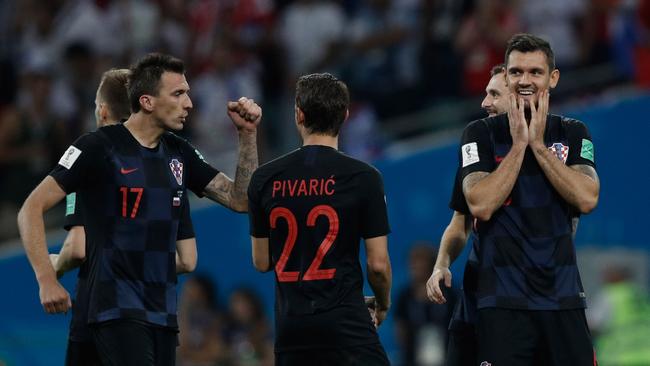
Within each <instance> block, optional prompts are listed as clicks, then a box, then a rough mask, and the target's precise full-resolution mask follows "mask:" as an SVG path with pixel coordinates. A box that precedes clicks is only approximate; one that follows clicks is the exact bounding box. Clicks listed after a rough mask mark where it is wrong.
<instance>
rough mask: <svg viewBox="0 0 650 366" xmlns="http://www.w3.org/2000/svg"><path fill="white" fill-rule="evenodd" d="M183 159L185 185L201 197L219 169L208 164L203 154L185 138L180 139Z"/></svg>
mask: <svg viewBox="0 0 650 366" xmlns="http://www.w3.org/2000/svg"><path fill="white" fill-rule="evenodd" d="M181 141H182V142H181V144H182V147H181V149H182V152H183V160H184V161H185V164H187V170H186V171H187V181H186V183H185V184H186V185H187V188H189V189H190V190H191V191H192V192H194V194H196V195H197V196H199V197H203V191H204V190H205V187H206V186H207V185H208V183H210V181H211V180H212V179H213V178H214V177H215V176H216V175H217V174H219V170H217V169H215V168H213V167H212V165H210V164H208V163H207V162H206V161H205V159H204V158H203V155H201V153H200V152H199V150H197V149H196V148H195V147H194V146H192V145H191V144H190V143H189V142H187V141H186V140H183V139H181Z"/></svg>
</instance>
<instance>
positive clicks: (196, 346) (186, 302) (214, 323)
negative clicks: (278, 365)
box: [177, 274, 273, 366]
mask: <svg viewBox="0 0 650 366" xmlns="http://www.w3.org/2000/svg"><path fill="white" fill-rule="evenodd" d="M178 319H179V328H180V333H179V337H180V339H179V343H180V346H179V348H178V350H177V361H178V362H177V363H178V365H179V366H272V365H273V329H272V327H271V324H270V322H269V320H268V318H267V317H266V314H265V307H264V305H263V304H262V300H261V298H260V297H259V295H258V294H257V293H256V292H255V291H254V290H252V289H250V288H246V287H241V288H237V289H235V290H233V291H232V292H231V293H230V295H229V297H228V302H227V306H226V307H225V308H224V307H222V305H221V303H220V301H219V297H218V292H217V287H216V284H215V282H214V281H213V279H212V278H211V277H210V276H208V275H205V274H194V275H191V276H190V277H189V278H188V279H187V281H185V284H184V285H183V289H182V291H181V297H180V300H179V314H178Z"/></svg>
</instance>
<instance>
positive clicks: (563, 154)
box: [548, 142, 569, 164]
mask: <svg viewBox="0 0 650 366" xmlns="http://www.w3.org/2000/svg"><path fill="white" fill-rule="evenodd" d="M548 149H549V150H551V152H552V153H553V154H555V156H556V157H557V158H558V159H560V160H561V161H562V162H563V163H564V164H566V159H567V157H569V147H568V146H566V145H564V144H562V143H561V142H554V143H553V145H551V146H549V147H548Z"/></svg>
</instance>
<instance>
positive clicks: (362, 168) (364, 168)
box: [339, 152, 381, 175]
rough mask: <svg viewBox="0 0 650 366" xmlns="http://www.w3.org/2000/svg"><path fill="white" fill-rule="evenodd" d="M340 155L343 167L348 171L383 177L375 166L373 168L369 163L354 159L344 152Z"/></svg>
mask: <svg viewBox="0 0 650 366" xmlns="http://www.w3.org/2000/svg"><path fill="white" fill-rule="evenodd" d="M339 154H340V159H341V165H342V166H345V167H346V168H347V169H348V170H350V171H351V172H353V173H354V172H357V173H369V174H373V175H381V172H380V171H379V169H377V168H376V167H375V166H373V165H372V164H370V163H367V162H365V161H363V160H359V159H357V158H353V157H351V156H349V155H346V154H345V153H343V152H339Z"/></svg>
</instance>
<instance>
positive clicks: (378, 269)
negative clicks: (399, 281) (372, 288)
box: [366, 255, 390, 276]
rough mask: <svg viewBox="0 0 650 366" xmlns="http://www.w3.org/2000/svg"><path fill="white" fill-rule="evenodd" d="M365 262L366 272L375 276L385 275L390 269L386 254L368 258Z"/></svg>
mask: <svg viewBox="0 0 650 366" xmlns="http://www.w3.org/2000/svg"><path fill="white" fill-rule="evenodd" d="M366 264H367V266H368V272H369V273H371V274H372V275H375V276H378V275H379V276H381V275H385V274H387V273H388V272H389V271H390V261H389V259H388V255H385V256H378V257H375V258H368V260H367V262H366Z"/></svg>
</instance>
